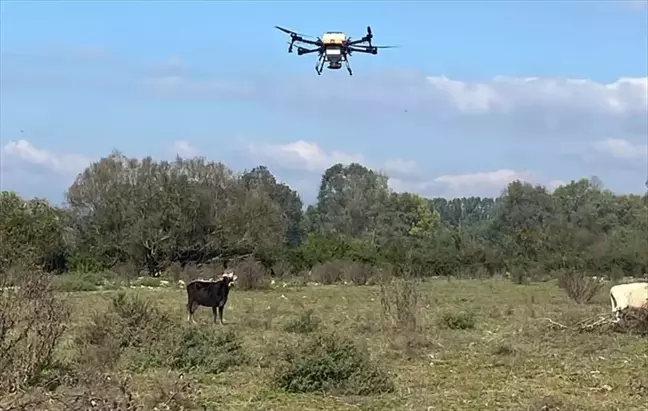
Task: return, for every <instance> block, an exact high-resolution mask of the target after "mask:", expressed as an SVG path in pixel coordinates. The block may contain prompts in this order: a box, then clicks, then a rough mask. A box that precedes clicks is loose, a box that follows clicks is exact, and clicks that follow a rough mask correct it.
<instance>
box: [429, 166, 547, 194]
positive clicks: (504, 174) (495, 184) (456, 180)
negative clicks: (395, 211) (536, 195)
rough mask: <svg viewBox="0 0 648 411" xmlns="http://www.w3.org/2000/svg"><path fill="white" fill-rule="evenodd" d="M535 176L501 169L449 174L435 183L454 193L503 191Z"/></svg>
mask: <svg viewBox="0 0 648 411" xmlns="http://www.w3.org/2000/svg"><path fill="white" fill-rule="evenodd" d="M534 177H535V176H534V175H533V173H531V172H528V171H515V170H509V169H500V170H497V171H490V172H479V173H470V174H448V175H443V176H439V177H437V178H435V179H434V182H436V183H440V184H443V185H445V186H447V187H448V188H449V189H450V190H452V191H457V192H458V191H472V190H479V189H484V188H486V189H502V188H504V187H506V186H507V185H508V184H509V183H511V182H513V181H515V180H521V181H528V182H530V181H532V180H533V179H534Z"/></svg>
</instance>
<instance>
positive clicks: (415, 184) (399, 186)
mask: <svg viewBox="0 0 648 411" xmlns="http://www.w3.org/2000/svg"><path fill="white" fill-rule="evenodd" d="M516 180H520V181H523V182H528V183H534V184H538V183H539V182H540V179H539V178H538V177H537V176H536V175H535V174H534V173H532V172H530V171H516V170H511V169H499V170H495V171H485V172H477V173H466V174H445V175H441V176H438V177H434V178H429V179H427V180H407V179H403V178H390V180H389V186H390V188H391V189H392V190H394V191H397V192H415V193H419V194H421V195H424V196H428V197H437V196H438V197H447V198H451V197H463V196H482V197H483V196H498V195H500V194H501V192H502V190H503V189H505V188H506V187H507V186H508V185H509V183H511V182H513V181H516ZM552 184H564V182H562V181H559V180H554V181H552V182H550V183H548V184H546V185H547V187H549V188H550V189H553V188H552V187H550V185H552Z"/></svg>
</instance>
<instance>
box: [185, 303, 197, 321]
mask: <svg viewBox="0 0 648 411" xmlns="http://www.w3.org/2000/svg"><path fill="white" fill-rule="evenodd" d="M196 308H198V304H196V303H195V302H192V303H189V304H187V311H188V312H189V313H188V314H187V321H190V322H192V323H193V324H195V323H196V321H195V320H194V318H193V315H194V312H196Z"/></svg>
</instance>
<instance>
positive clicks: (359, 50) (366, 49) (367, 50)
mask: <svg viewBox="0 0 648 411" xmlns="http://www.w3.org/2000/svg"><path fill="white" fill-rule="evenodd" d="M349 51H351V52H353V53H366V54H378V50H377V49H374V48H370V47H363V48H356V47H349Z"/></svg>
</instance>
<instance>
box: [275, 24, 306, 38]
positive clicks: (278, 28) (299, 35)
mask: <svg viewBox="0 0 648 411" xmlns="http://www.w3.org/2000/svg"><path fill="white" fill-rule="evenodd" d="M275 28H276V29H277V30H280V31H283V32H284V33H286V34H290V37H304V38H311V39H312V38H314V37H313V36H309V35H308V34H301V33H297V32H295V31H292V30H288V29H285V28H283V27H279V26H275Z"/></svg>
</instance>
